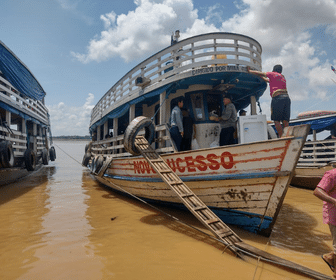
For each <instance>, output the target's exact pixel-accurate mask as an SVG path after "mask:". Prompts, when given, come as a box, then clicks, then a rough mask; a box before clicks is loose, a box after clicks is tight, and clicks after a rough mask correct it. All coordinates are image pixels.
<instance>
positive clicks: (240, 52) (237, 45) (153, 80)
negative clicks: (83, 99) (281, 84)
mask: <svg viewBox="0 0 336 280" xmlns="http://www.w3.org/2000/svg"><path fill="white" fill-rule="evenodd" d="M261 52H262V49H261V46H260V44H259V43H258V42H257V41H256V40H254V39H252V38H250V37H247V36H244V35H239V34H232V33H211V34H204V35H199V36H195V37H191V38H188V39H185V40H182V41H180V42H178V43H176V44H174V45H172V46H169V47H167V48H166V49H164V50H162V51H160V52H158V53H156V54H155V55H153V56H151V57H150V58H148V59H146V60H145V61H143V62H142V63H140V64H139V65H137V66H136V67H134V68H133V69H132V70H131V71H129V72H128V73H127V74H126V75H125V76H124V77H122V78H121V79H120V80H119V81H118V82H117V83H116V84H115V85H114V86H113V87H112V88H110V89H109V90H108V92H107V93H106V94H105V95H104V96H103V97H102V98H101V99H100V101H99V102H98V103H97V105H96V106H95V107H94V108H93V110H92V113H91V123H90V126H91V125H92V124H94V123H95V122H97V121H98V120H99V119H100V118H102V117H104V116H105V115H107V114H108V113H109V112H111V111H112V110H114V109H115V108H117V107H118V106H120V105H122V104H124V103H125V102H128V101H130V100H132V99H134V98H136V97H139V96H141V95H143V94H144V93H147V92H149V91H151V90H154V89H156V88H159V87H161V86H164V85H167V84H169V83H172V82H174V81H177V80H180V79H182V78H187V77H191V76H196V75H201V74H206V73H211V72H225V71H244V70H245V71H246V68H245V69H244V70H243V68H242V67H246V66H250V67H251V68H253V69H256V70H261ZM139 77H141V78H143V80H144V81H145V84H143V86H137V85H136V80H137V78H139ZM146 81H147V82H148V83H146ZM138 85H139V84H138Z"/></svg>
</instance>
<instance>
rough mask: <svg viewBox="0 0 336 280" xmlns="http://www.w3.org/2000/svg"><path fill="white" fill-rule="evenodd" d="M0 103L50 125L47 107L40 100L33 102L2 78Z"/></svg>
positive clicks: (0, 81) (0, 79) (0, 82)
mask: <svg viewBox="0 0 336 280" xmlns="http://www.w3.org/2000/svg"><path fill="white" fill-rule="evenodd" d="M0 101H2V102H4V103H6V104H7V105H10V106H12V107H13V108H15V109H17V110H19V111H21V112H23V113H25V114H27V115H29V116H31V117H33V118H35V119H37V120H38V121H40V122H42V123H43V124H45V125H50V123H49V116H48V110H47V107H46V106H45V105H44V104H43V103H42V102H41V101H39V100H33V99H31V98H28V97H26V96H25V95H23V94H20V93H19V92H18V91H17V90H16V89H15V88H14V87H13V86H12V85H11V84H10V83H9V82H8V81H7V80H6V79H4V78H3V77H1V76H0Z"/></svg>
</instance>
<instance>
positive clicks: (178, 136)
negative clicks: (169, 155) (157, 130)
mask: <svg viewBox="0 0 336 280" xmlns="http://www.w3.org/2000/svg"><path fill="white" fill-rule="evenodd" d="M183 104H184V97H183V96H181V97H179V98H178V99H177V105H176V106H175V107H174V108H173V110H172V112H171V116H170V126H171V127H170V129H169V132H170V136H171V138H172V139H173V141H174V142H175V146H176V148H177V150H178V151H181V142H182V137H183V133H184V131H183V115H182V111H181V108H182V107H183Z"/></svg>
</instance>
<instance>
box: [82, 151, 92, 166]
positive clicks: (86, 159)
mask: <svg viewBox="0 0 336 280" xmlns="http://www.w3.org/2000/svg"><path fill="white" fill-rule="evenodd" d="M90 159H91V153H89V152H87V153H85V155H84V157H83V161H82V165H83V166H85V167H87V166H88V164H89V161H90Z"/></svg>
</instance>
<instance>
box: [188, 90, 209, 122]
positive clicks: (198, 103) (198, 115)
mask: <svg viewBox="0 0 336 280" xmlns="http://www.w3.org/2000/svg"><path fill="white" fill-rule="evenodd" d="M190 99H191V104H192V107H193V113H194V118H195V120H196V121H204V120H205V114H204V104H203V93H195V94H191V95H190Z"/></svg>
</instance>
